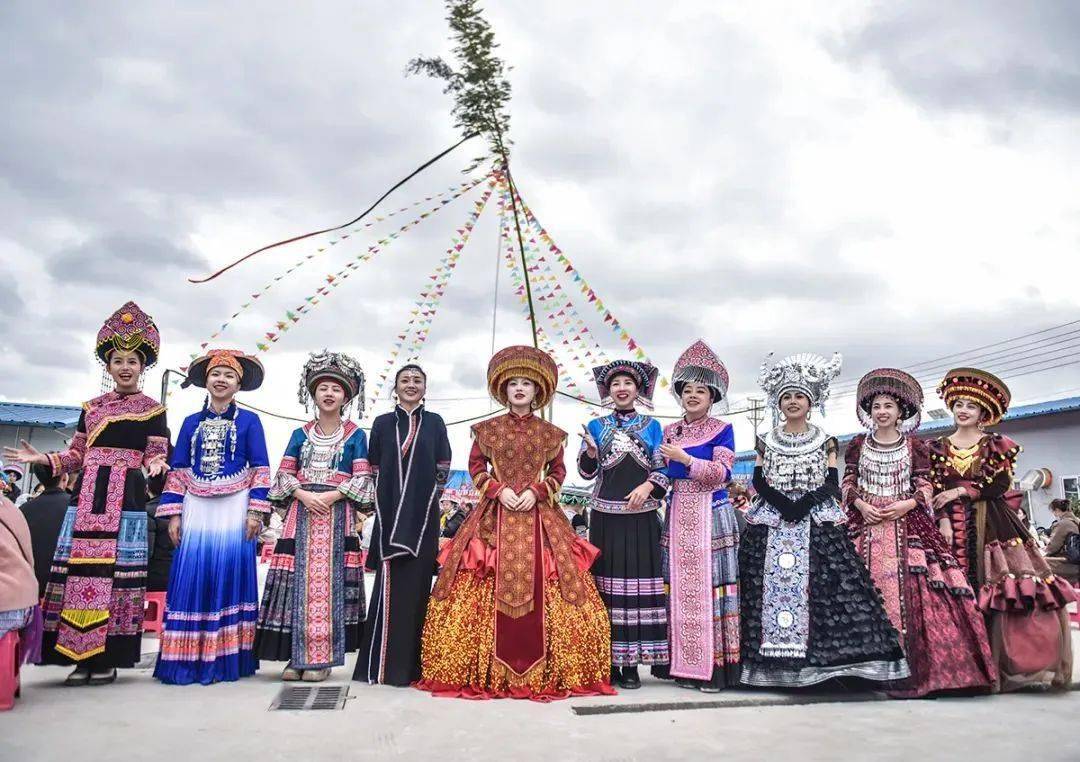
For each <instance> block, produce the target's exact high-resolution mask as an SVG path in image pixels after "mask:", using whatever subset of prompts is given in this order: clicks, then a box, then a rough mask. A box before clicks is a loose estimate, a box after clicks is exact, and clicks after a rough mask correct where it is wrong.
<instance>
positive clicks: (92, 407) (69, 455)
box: [48, 391, 169, 476]
mask: <svg viewBox="0 0 1080 762" xmlns="http://www.w3.org/2000/svg"><path fill="white" fill-rule="evenodd" d="M131 424H134V425H131ZM167 431H168V430H167V428H166V425H165V408H164V406H162V405H161V404H159V403H158V402H157V401H156V400H153V399H151V398H150V397H147V396H146V395H145V394H142V393H137V394H120V393H119V392H115V391H113V392H108V393H107V394H102V395H101V396H100V397H95V398H94V399H92V400H89V401H88V402H84V403H83V411H82V413H81V414H80V415H79V423H78V425H77V427H76V430H75V436H74V437H72V439H71V443H70V444H69V445H68V447H67V449H66V450H62V451H60V452H50V453H48V457H49V465H50V466H51V467H52V471H53V473H54V474H55V475H57V476H59V475H60V474H70V473H74V472H75V471H79V470H81V469H82V468H83V465H84V460H85V458H86V454H87V451H88V450H90V449H93V448H94V447H95V446H96V447H102V448H110V449H123V450H138V451H141V454H142V457H141V461H142V464H143V465H148V464H149V463H150V461H152V460H154V459H156V458H164V457H165V454H166V452H167V451H168V447H169V440H168V439H167V438H166V434H167Z"/></svg>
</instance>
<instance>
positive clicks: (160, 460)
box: [146, 455, 169, 476]
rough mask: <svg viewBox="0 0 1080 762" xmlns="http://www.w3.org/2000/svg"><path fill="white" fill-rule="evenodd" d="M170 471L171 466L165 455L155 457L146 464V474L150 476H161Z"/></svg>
mask: <svg viewBox="0 0 1080 762" xmlns="http://www.w3.org/2000/svg"><path fill="white" fill-rule="evenodd" d="M168 470H169V464H168V462H167V461H166V460H165V456H164V455H155V456H154V457H153V458H151V459H150V460H149V461H147V463H146V473H147V475H148V476H161V475H162V474H163V473H165V472H166V471H168Z"/></svg>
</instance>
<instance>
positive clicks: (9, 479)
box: [3, 466, 22, 503]
mask: <svg viewBox="0 0 1080 762" xmlns="http://www.w3.org/2000/svg"><path fill="white" fill-rule="evenodd" d="M21 481H22V471H20V470H19V469H17V468H14V467H12V466H4V488H3V489H4V497H6V498H7V499H8V500H10V501H11V502H12V503H14V502H15V501H17V500H18V499H19V497H20V496H21V495H22V489H21V488H20V487H19V482H21Z"/></svg>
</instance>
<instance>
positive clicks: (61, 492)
mask: <svg viewBox="0 0 1080 762" xmlns="http://www.w3.org/2000/svg"><path fill="white" fill-rule="evenodd" d="M33 472H34V478H35V479H37V481H38V483H39V484H40V485H41V486H42V490H41V494H39V495H38V496H37V497H35V498H32V499H30V500H28V501H27V502H25V503H23V504H22V507H21V508H20V510H21V511H22V514H23V516H24V517H25V518H26V524H27V526H29V528H30V544H31V545H32V546H33V551H34V576H36V577H37V581H38V598H44V597H45V586H46V585H47V584H48V583H49V569H50V567H51V566H52V559H53V554H54V553H56V541H57V539H58V538H59V537H60V527H61V526H62V525H63V523H64V516H65V515H66V514H67V509H68V502H69V501H70V499H71V496H70V495H68V493H67V492H66V491H65V490H66V489H67V482H68V475H67V474H60V475H59V476H55V475H53V473H52V469H51V468H49V467H48V466H43V465H41V464H35V465H34V466H33Z"/></svg>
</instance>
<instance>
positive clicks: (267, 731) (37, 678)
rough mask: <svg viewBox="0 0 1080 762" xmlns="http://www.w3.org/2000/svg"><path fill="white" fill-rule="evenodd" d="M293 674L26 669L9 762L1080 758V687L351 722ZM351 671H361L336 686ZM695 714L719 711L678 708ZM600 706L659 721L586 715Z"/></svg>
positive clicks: (640, 694)
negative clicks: (1079, 728) (284, 694)
mask: <svg viewBox="0 0 1080 762" xmlns="http://www.w3.org/2000/svg"><path fill="white" fill-rule="evenodd" d="M1074 635H1076V633H1075V632H1074ZM1074 639H1075V640H1076V641H1077V643H1076V645H1077V650H1078V653H1080V637H1075V638H1074ZM144 643H145V645H146V650H147V651H151V650H154V649H155V648H156V643H155V641H154V639H153V638H146V639H145V641H144ZM280 668H281V665H276V664H269V663H264V665H263V668H262V670H261V671H260V673H259V674H258V675H256V676H255V677H253V678H249V679H246V680H241V681H239V682H236V683H228V684H217V685H213V686H207V687H203V686H184V687H177V686H165V685H161V684H159V683H158V682H157V681H155V680H154V679H153V677H152V676H151V673H150V671H149V670H128V671H123V672H121V676H120V679H119V680H118V681H117V683H116V684H114V685H112V686H105V687H97V688H91V687H84V688H65V687H63V686H62V685H61V684H60V683H61V681H62V680H63V678H64V676H65V675H66V674H67V669H66V668H61V667H27V668H24V671H23V685H24V688H23V696H22V698H21V699H20V700H19V701H18V702H17V703H16V707H15V709H14V710H13V711H11V712H6V713H0V760H4V761H5V762H7V760H19V761H20V762H23V761H29V760H73V759H78V760H80V761H86V762H90V761H92V760H99V759H100V760H104V759H118V760H124V759H137V760H139V761H140V762H144V761H146V762H148V761H149V760H155V759H185V760H206V761H207V762H209V761H211V760H229V761H230V762H235V761H236V760H241V759H243V760H260V761H261V760H290V761H291V762H297V760H304V761H305V762H306V760H352V759H357V760H363V759H395V758H407V759H412V760H425V759H434V758H438V759H440V760H458V759H472V760H477V759H485V758H486V759H508V760H538V759H543V760H549V761H550V760H590V762H598V761H600V760H649V762H658V761H660V760H669V759H670V760H680V759H701V758H706V759H707V758H713V759H722V760H724V762H728V761H729V760H744V759H745V760H758V759H776V760H787V759H798V760H800V761H810V760H835V759H841V758H842V759H844V760H845V762H848V761H851V760H863V759H866V760H904V762H911V761H912V760H918V761H919V762H926V761H929V760H946V759H948V760H955V759H956V758H957V757H965V758H968V759H973V760H974V759H977V760H978V762H993V761H996V760H1025V761H1026V762H1059V761H1060V762H1065V761H1066V760H1069V761H1070V762H1076V760H1080V734H1077V733H1076V732H1075V727H1076V723H1075V718H1076V717H1077V716H1080V692H1077V691H1073V692H1070V693H1068V694H1065V695H1046V694H1023V695H1007V696H988V697H978V698H958V699H937V700H925V701H883V700H872V699H875V698H878V697H875V696H874V695H872V694H863V696H862V698H866V699H869V700H866V701H859V702H852V701H851V699H853V698H859V697H856V696H851V695H849V694H843V693H827V694H820V693H819V694H811V697H812V698H813V700H816V701H822V702H827V703H815V704H798V705H787V706H785V705H777V702H785V701H803V700H806V699H807V697H806V696H805V695H803V694H782V693H773V692H760V691H743V690H740V691H727V692H724V693H721V694H716V695H705V694H701V693H697V692H694V691H687V690H684V689H679V688H676V687H674V686H673V685H672V684H671V683H663V682H658V681H653V680H652V679H651V678H648V677H646V679H645V685H644V686H643V688H642V689H641V690H639V691H632V692H625V693H623V694H621V695H619V696H616V697H597V698H587V699H572V700H569V701H561V702H556V703H552V704H537V703H533V702H527V701H462V700H457V699H437V698H433V697H431V696H429V695H427V694H425V693H421V692H420V691H417V690H413V689H407V688H406V689H396V688H387V687H384V686H369V685H366V684H360V683H349V684H350V688H351V690H350V693H351V694H352V698H350V700H349V701H348V702H347V704H346V707H345V709H344V710H342V711H308V712H269V711H267V710H268V707H269V705H270V702H271V700H272V699H273V698H274V696H275V695H276V694H277V692H278V689H279V688H280V686H281V683H280V682H279V680H278V676H279V674H280ZM351 674H352V659H350V660H349V664H348V665H347V667H346V668H344V669H339V670H336V671H335V674H334V675H333V677H332V678H331V680H330V683H341V684H343V683H346V682H347V678H348V677H349V676H351ZM688 703H689V704H692V705H697V706H699V707H700V706H708V707H710V708H697V709H690V710H681V711H673V710H672V708H674V707H677V706H685V705H687V704H688ZM747 704H749V705H747ZM592 707H603V708H605V709H611V708H617V709H624V708H630V707H634V708H640V709H649V711H642V712H633V713H616V714H598V715H582V714H578V713H576V712H575V711H574V710H575V708H592ZM1070 726H1071V727H1072V728H1073V730H1071V731H1068V732H1069V733H1071V734H1072V735H1071V737H1070V736H1069V735H1067V734H1066V729H1067V728H1069V727H1070Z"/></svg>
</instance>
